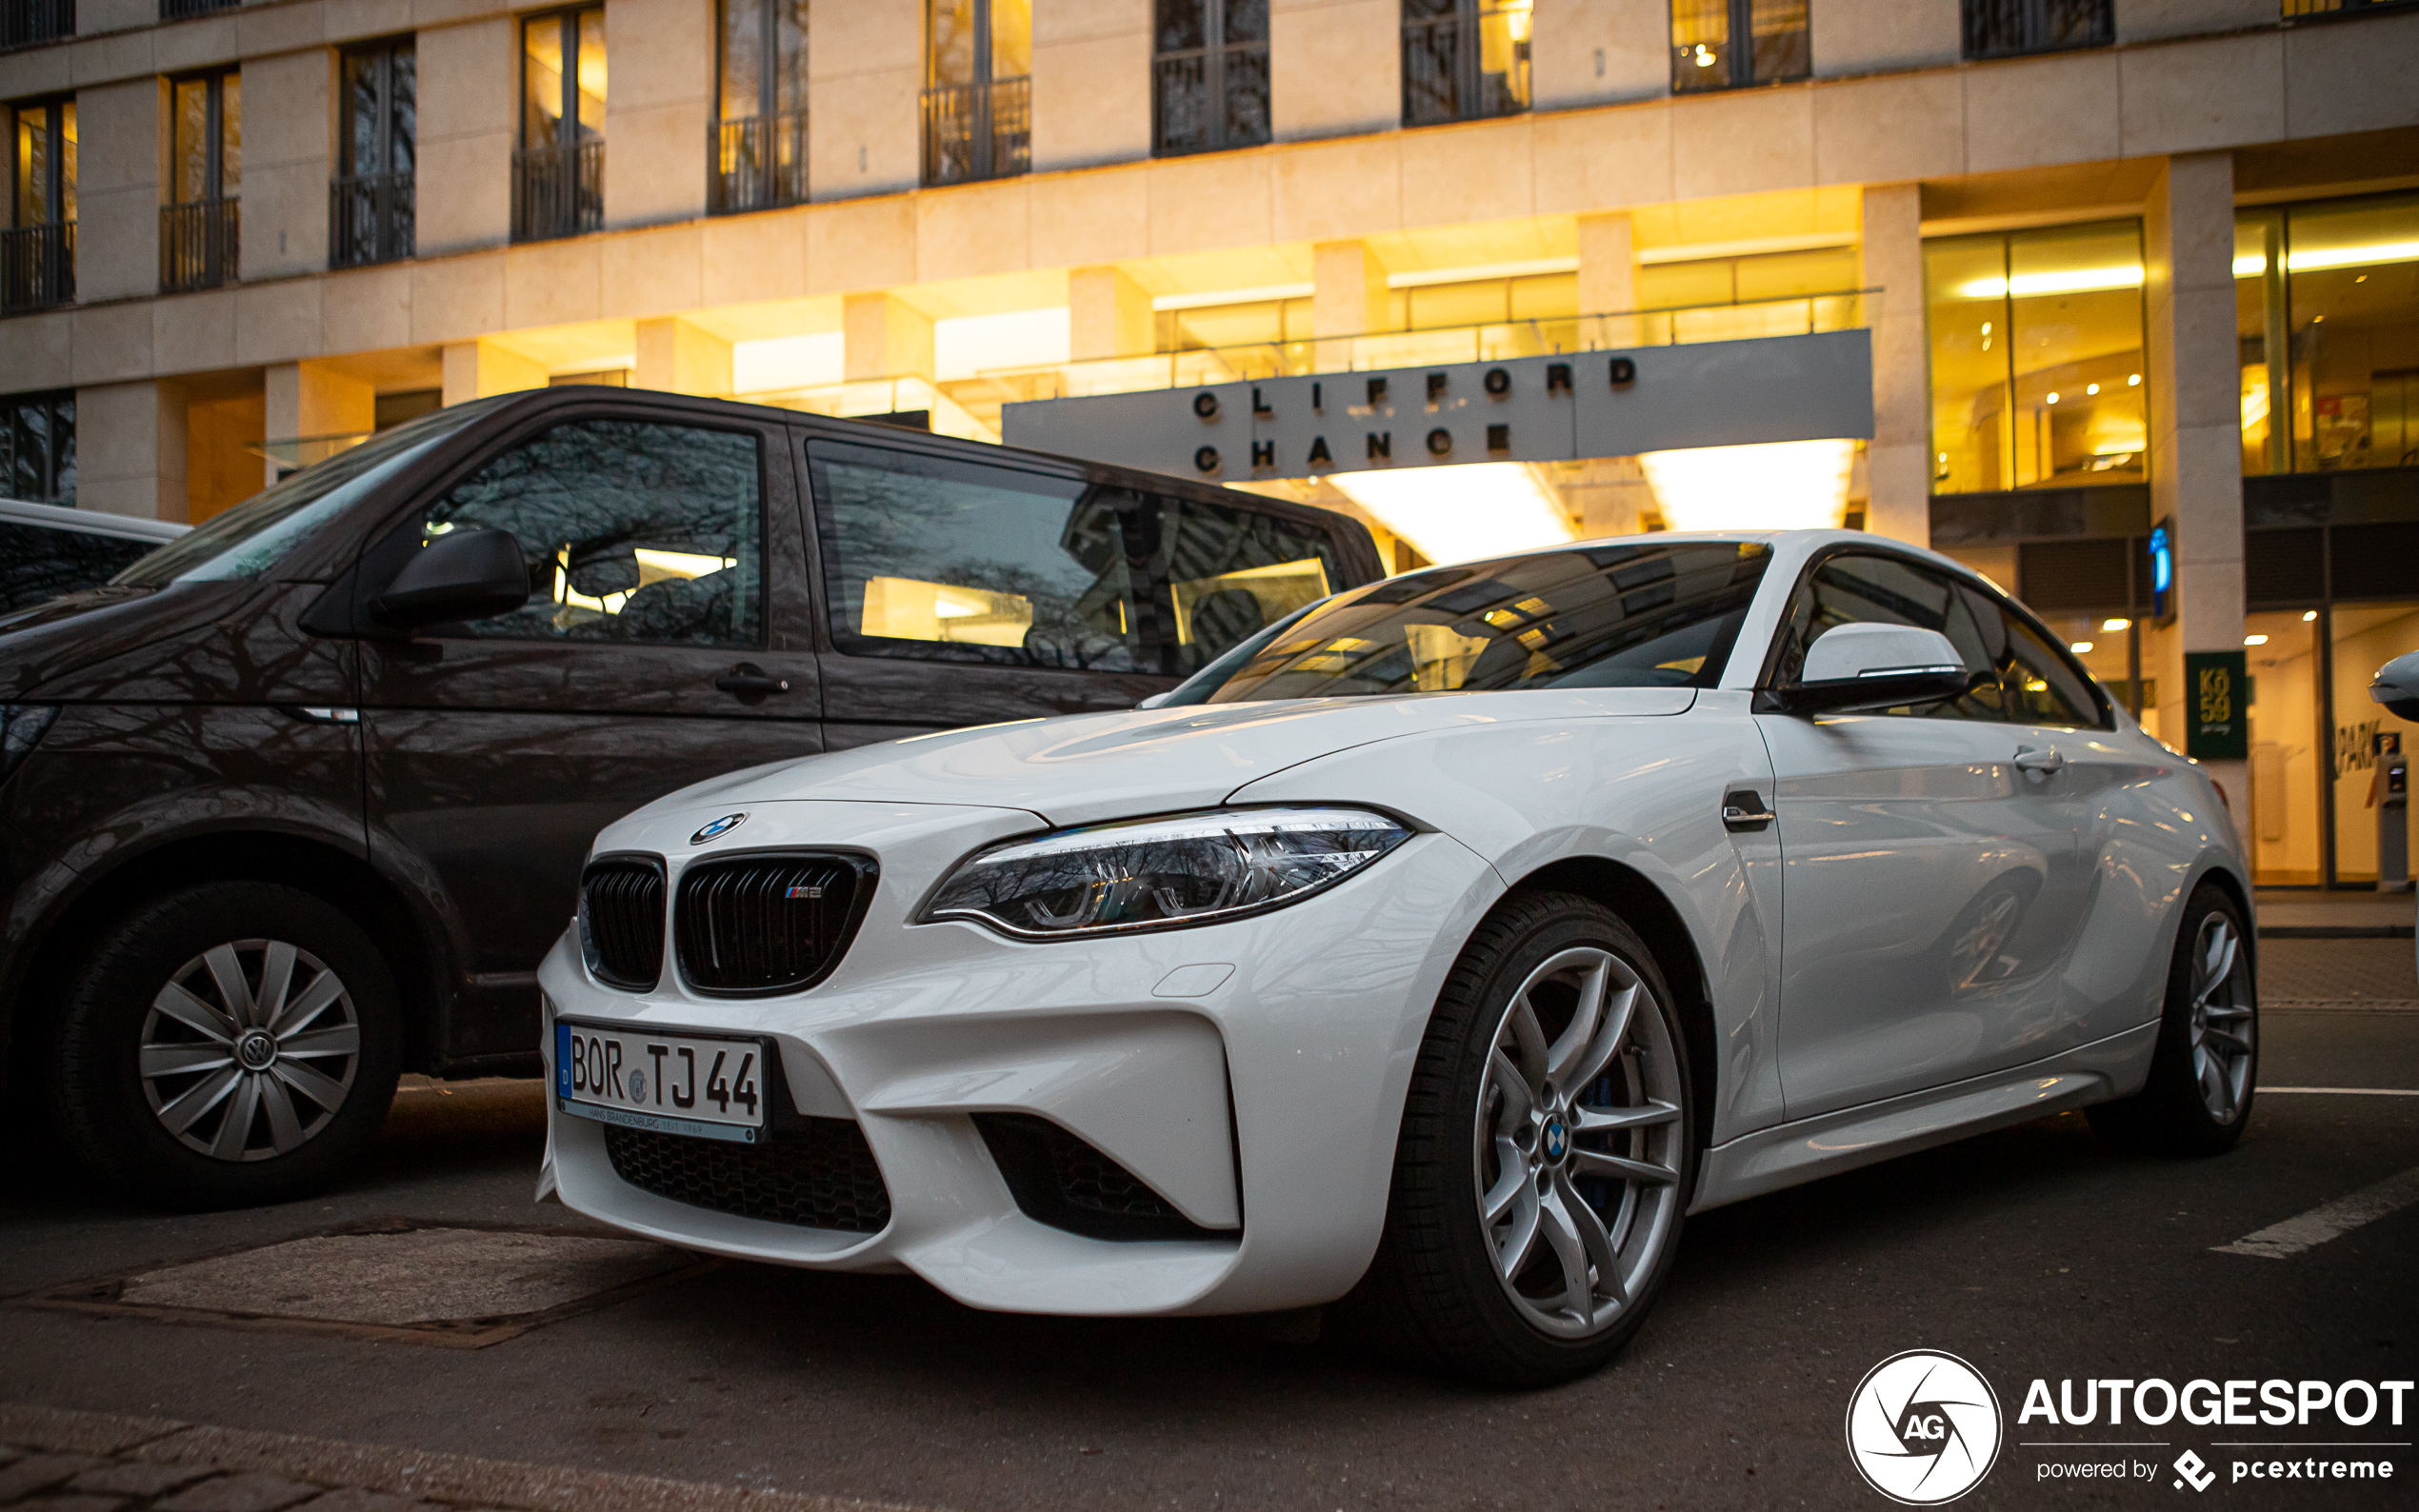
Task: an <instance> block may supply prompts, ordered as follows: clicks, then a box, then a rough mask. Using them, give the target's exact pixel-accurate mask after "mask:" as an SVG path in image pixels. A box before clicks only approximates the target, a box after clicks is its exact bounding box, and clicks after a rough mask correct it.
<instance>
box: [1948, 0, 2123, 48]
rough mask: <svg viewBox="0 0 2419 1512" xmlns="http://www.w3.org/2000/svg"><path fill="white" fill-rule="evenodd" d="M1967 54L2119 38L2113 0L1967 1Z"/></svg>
mask: <svg viewBox="0 0 2419 1512" xmlns="http://www.w3.org/2000/svg"><path fill="white" fill-rule="evenodd" d="M1965 10H1966V56H1968V57H1969V58H2006V57H2014V56H2016V55H2017V54H2019V53H2025V52H2058V51H2063V50H2066V49H2068V48H2104V47H2107V46H2108V45H2109V44H2110V43H2112V42H2114V41H2115V40H2116V18H2115V16H2114V14H2113V11H2114V0H1965Z"/></svg>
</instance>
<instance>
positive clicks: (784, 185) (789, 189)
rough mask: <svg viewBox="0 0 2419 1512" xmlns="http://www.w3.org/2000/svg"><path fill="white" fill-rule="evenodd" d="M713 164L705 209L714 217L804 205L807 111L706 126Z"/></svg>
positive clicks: (805, 192)
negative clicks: (776, 207) (781, 206)
mask: <svg viewBox="0 0 2419 1512" xmlns="http://www.w3.org/2000/svg"><path fill="white" fill-rule="evenodd" d="M710 130H711V132H712V136H711V138H710V141H709V142H708V144H707V148H708V150H709V151H710V152H711V153H712V154H713V156H712V160H711V161H712V163H713V169H714V170H713V175H712V180H711V182H710V184H709V185H708V190H709V192H708V198H707V207H706V208H707V209H709V210H710V211H712V212H713V213H714V214H716V215H735V214H737V213H739V212H740V211H742V210H767V209H773V208H774V207H775V206H779V205H799V204H804V203H805V202H806V198H807V113H806V112H805V111H804V110H791V111H789V112H787V113H785V114H781V115H771V116H764V115H759V116H753V117H750V119H748V120H745V121H724V122H721V123H719V124H717V125H715V126H713V127H712V128H710Z"/></svg>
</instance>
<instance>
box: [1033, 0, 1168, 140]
mask: <svg viewBox="0 0 2419 1512" xmlns="http://www.w3.org/2000/svg"><path fill="white" fill-rule="evenodd" d="M1150 12H1151V0H1076V3H1073V4H1069V3H1065V0H1061V3H1059V4H1055V5H1038V6H1035V7H1033V171H1034V172H1036V173H1047V172H1050V171H1051V170H1053V169H1069V168H1090V167H1091V166H1092V165H1093V164H1096V163H1130V162H1136V161H1139V160H1140V159H1143V158H1147V157H1149V156H1150V19H1151V18H1150Z"/></svg>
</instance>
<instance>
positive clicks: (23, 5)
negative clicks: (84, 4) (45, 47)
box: [0, 0, 75, 48]
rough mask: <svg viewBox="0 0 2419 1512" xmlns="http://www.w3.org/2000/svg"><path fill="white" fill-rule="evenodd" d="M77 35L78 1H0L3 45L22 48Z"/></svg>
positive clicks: (0, 45)
mask: <svg viewBox="0 0 2419 1512" xmlns="http://www.w3.org/2000/svg"><path fill="white" fill-rule="evenodd" d="M73 35H75V0H5V3H0V48H22V47H28V46H30V45H31V44H33V43H36V42H55V41H57V40H58V39H59V38H61V37H71V36H73Z"/></svg>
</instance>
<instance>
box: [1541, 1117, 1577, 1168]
mask: <svg viewBox="0 0 2419 1512" xmlns="http://www.w3.org/2000/svg"><path fill="white" fill-rule="evenodd" d="M1540 1144H1542V1145H1543V1146H1544V1149H1545V1152H1546V1159H1548V1160H1549V1161H1558V1160H1560V1159H1562V1158H1563V1156H1564V1154H1565V1153H1567V1152H1568V1151H1569V1148H1570V1130H1569V1128H1567V1127H1566V1126H1564V1124H1563V1122H1562V1120H1560V1119H1552V1120H1549V1121H1548V1123H1547V1124H1546V1134H1545V1138H1544V1139H1543V1140H1542V1141H1540Z"/></svg>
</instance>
